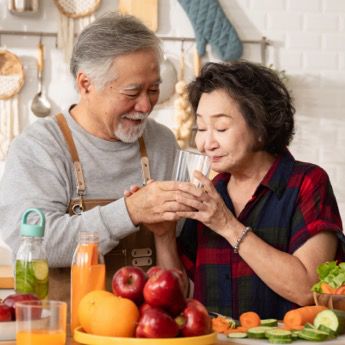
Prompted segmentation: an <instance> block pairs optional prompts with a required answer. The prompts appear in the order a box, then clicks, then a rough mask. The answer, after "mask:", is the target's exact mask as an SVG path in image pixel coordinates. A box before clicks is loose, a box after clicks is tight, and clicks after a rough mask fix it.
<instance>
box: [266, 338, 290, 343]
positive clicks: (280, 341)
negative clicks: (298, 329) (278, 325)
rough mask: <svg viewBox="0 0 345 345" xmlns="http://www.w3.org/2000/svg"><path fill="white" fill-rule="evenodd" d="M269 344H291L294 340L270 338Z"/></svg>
mask: <svg viewBox="0 0 345 345" xmlns="http://www.w3.org/2000/svg"><path fill="white" fill-rule="evenodd" d="M268 342H269V343H271V344H291V343H292V339H282V338H275V337H270V338H268Z"/></svg>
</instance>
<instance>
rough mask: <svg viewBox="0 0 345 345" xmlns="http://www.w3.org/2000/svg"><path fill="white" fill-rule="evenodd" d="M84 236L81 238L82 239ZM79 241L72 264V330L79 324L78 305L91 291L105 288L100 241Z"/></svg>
mask: <svg viewBox="0 0 345 345" xmlns="http://www.w3.org/2000/svg"><path fill="white" fill-rule="evenodd" d="M81 239H82V238H80V239H79V241H81ZM91 240H92V239H88V240H87V241H86V243H85V242H82V243H79V245H78V247H77V249H76V251H75V253H74V256H73V262H72V266H71V331H72V334H73V331H74V329H75V328H76V327H78V326H79V320H78V306H79V303H80V300H81V299H82V298H83V297H84V296H85V295H86V294H87V293H88V292H90V291H93V290H104V289H105V265H104V263H103V259H102V258H101V257H100V253H99V250H98V243H97V242H96V243H95V242H91V243H90V242H89V241H91Z"/></svg>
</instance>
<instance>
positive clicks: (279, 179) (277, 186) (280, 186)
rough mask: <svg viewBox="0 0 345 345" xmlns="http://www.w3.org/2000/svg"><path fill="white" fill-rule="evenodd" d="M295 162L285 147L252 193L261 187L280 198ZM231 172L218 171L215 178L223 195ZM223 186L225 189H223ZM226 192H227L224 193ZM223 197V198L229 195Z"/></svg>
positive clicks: (258, 191) (257, 191) (258, 190)
mask: <svg viewBox="0 0 345 345" xmlns="http://www.w3.org/2000/svg"><path fill="white" fill-rule="evenodd" d="M294 163H295V159H294V157H293V156H292V154H291V153H290V151H289V150H288V149H286V150H285V151H284V152H283V153H282V154H280V155H279V156H277V158H276V159H275V161H274V162H273V164H272V166H271V167H270V169H269V170H268V172H267V173H266V175H265V176H264V178H263V179H262V181H261V182H260V184H259V186H258V188H257V189H256V191H255V193H254V195H257V194H258V193H260V191H261V190H262V188H268V189H270V190H272V191H273V192H274V193H275V194H277V196H278V198H279V199H280V198H281V196H282V195H283V193H284V190H285V188H286V187H287V185H288V181H289V177H290V175H291V174H292V170H293V166H294ZM230 176H231V174H229V173H220V174H219V175H218V176H216V178H215V182H216V183H215V184H216V186H217V185H218V183H219V184H220V185H218V186H219V187H220V188H219V189H218V188H217V189H218V191H219V192H220V193H221V194H222V195H223V193H222V191H223V190H224V191H226V190H227V189H226V186H227V184H228V182H229V179H230ZM224 188H225V189H224ZM225 194H227V193H225ZM224 197H225V200H226V199H228V198H229V197H226V196H225V195H224Z"/></svg>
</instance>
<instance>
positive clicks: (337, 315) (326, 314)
mask: <svg viewBox="0 0 345 345" xmlns="http://www.w3.org/2000/svg"><path fill="white" fill-rule="evenodd" d="M321 325H324V326H326V327H328V328H329V329H331V330H332V331H334V332H335V333H336V334H343V333H345V312H344V311H342V310H329V309H327V310H322V311H320V313H318V314H317V315H316V317H315V319H314V326H315V327H316V328H317V329H318V328H319V327H320V326H321Z"/></svg>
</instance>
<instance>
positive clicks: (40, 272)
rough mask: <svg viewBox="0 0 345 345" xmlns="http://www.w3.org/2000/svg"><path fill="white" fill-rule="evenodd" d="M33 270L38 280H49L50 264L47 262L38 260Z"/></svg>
mask: <svg viewBox="0 0 345 345" xmlns="http://www.w3.org/2000/svg"><path fill="white" fill-rule="evenodd" d="M32 270H33V272H34V276H35V278H36V279H37V280H47V279H48V262H47V261H45V260H37V261H33V262H32Z"/></svg>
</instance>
